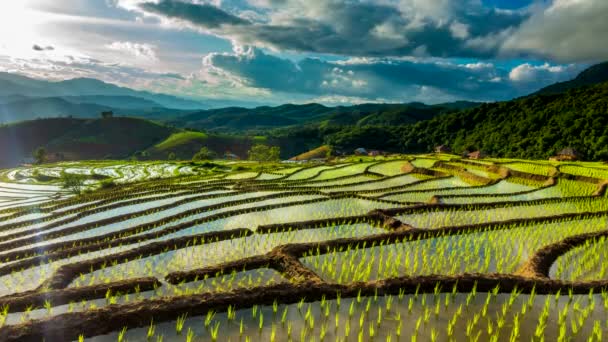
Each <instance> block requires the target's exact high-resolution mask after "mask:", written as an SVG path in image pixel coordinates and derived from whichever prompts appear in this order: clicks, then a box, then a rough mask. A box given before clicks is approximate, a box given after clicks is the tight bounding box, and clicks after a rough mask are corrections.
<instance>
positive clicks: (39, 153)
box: [34, 147, 46, 164]
mask: <svg viewBox="0 0 608 342" xmlns="http://www.w3.org/2000/svg"><path fill="white" fill-rule="evenodd" d="M34 160H35V161H36V164H42V163H44V162H45V161H46V150H45V149H44V147H38V148H37V149H36V151H34Z"/></svg>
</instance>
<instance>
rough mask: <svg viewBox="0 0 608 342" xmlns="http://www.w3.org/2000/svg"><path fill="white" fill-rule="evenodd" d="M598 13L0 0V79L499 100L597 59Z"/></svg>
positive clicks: (217, 93)
mask: <svg viewBox="0 0 608 342" xmlns="http://www.w3.org/2000/svg"><path fill="white" fill-rule="evenodd" d="M606 14H608V1H605V0H537V1H532V0H458V1H450V0H52V1H50V0H20V1H2V2H0V71H5V72H14V73H20V74H24V75H28V76H31V77H36V78H44V79H51V80H61V79H68V78H74V77H93V78H98V79H101V80H104V81H106V82H111V83H115V84H119V85H123V86H128V87H131V88H135V89H145V90H151V91H156V92H164V93H170V94H175V95H180V96H184V97H190V98H196V99H201V100H203V101H204V100H205V99H214V100H225V101H226V103H229V102H230V101H245V102H250V103H260V104H279V103H286V102H292V103H303V102H312V101H314V102H322V103H326V104H350V103H360V102H410V101H421V102H426V103H438V102H444V101H454V100H475V101H493V100H505V99H510V98H513V97H517V96H521V95H525V94H527V93H529V92H531V91H534V90H536V89H538V88H540V87H543V86H545V85H548V84H551V83H553V82H557V81H563V80H567V79H570V78H572V77H574V76H576V74H577V73H578V72H580V71H581V70H582V69H584V68H585V67H587V66H589V65H590V64H592V63H595V62H598V61H603V60H605V59H608V46H606V44H603V42H604V41H605V39H604V36H605V34H606V33H607V32H608V24H607V22H608V21H607V20H605V17H606ZM166 75H172V76H174V77H160V76H166Z"/></svg>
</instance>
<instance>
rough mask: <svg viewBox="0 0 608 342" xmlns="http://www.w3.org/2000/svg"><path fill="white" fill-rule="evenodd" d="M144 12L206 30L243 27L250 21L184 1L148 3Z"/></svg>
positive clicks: (209, 6)
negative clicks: (188, 23) (191, 24)
mask: <svg viewBox="0 0 608 342" xmlns="http://www.w3.org/2000/svg"><path fill="white" fill-rule="evenodd" d="M140 7H141V8H142V9H143V10H144V11H149V12H152V13H155V14H161V15H163V16H166V17H169V18H173V19H180V20H186V21H189V22H191V23H193V24H196V25H200V26H202V27H205V28H219V27H220V26H222V25H242V24H247V23H248V21H246V20H244V19H241V18H239V17H237V16H234V15H232V14H230V13H228V12H225V11H223V10H222V9H220V8H218V7H216V6H212V5H208V4H201V5H195V4H190V3H186V2H182V1H172V0H163V1H161V2H159V3H154V2H146V3H143V4H141V5H140Z"/></svg>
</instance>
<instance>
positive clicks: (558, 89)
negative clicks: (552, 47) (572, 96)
mask: <svg viewBox="0 0 608 342" xmlns="http://www.w3.org/2000/svg"><path fill="white" fill-rule="evenodd" d="M603 82H608V62H604V63H600V64H596V65H593V66H591V67H589V68H587V69H585V70H583V71H582V72H581V73H580V74H578V76H576V78H574V79H572V80H570V81H566V82H559V83H555V84H552V85H550V86H547V87H545V88H542V89H541V90H539V91H537V92H535V93H532V94H531V95H551V94H559V93H563V92H566V91H568V90H570V89H575V88H580V87H584V86H590V85H595V84H598V83H603Z"/></svg>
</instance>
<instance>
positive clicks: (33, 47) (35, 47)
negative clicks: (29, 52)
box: [32, 44, 55, 51]
mask: <svg viewBox="0 0 608 342" xmlns="http://www.w3.org/2000/svg"><path fill="white" fill-rule="evenodd" d="M32 49H33V50H35V51H51V50H55V48H54V47H52V46H50V45H49V46H45V47H42V46H40V45H38V44H34V45H33V46H32Z"/></svg>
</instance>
